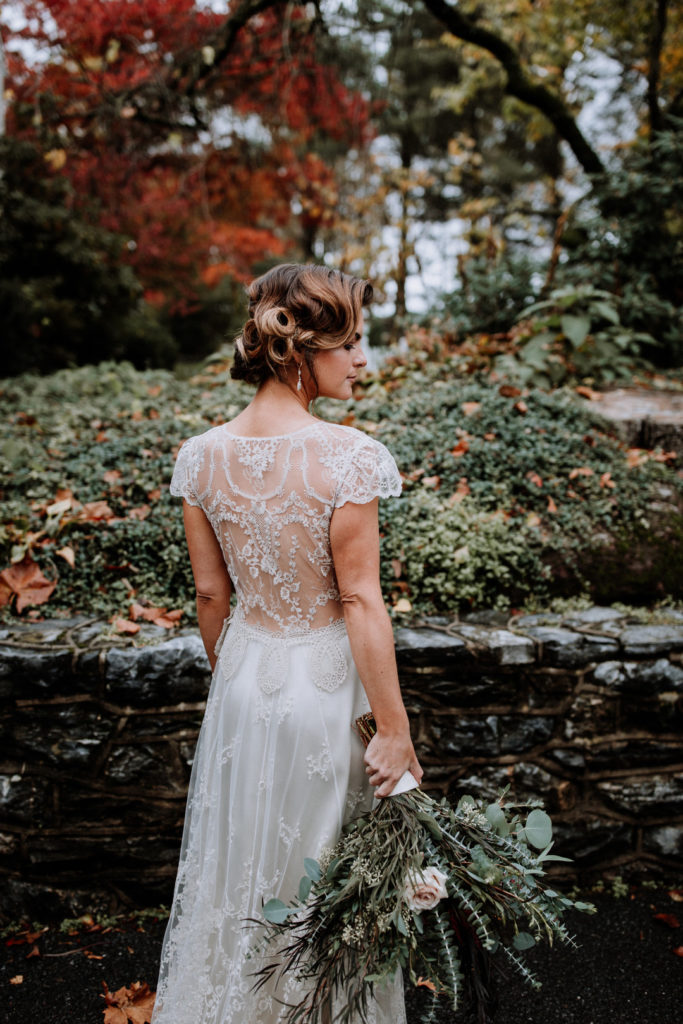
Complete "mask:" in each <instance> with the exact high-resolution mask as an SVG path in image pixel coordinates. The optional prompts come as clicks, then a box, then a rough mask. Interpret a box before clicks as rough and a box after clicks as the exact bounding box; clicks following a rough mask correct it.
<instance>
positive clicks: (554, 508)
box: [548, 494, 557, 512]
mask: <svg viewBox="0 0 683 1024" xmlns="http://www.w3.org/2000/svg"><path fill="white" fill-rule="evenodd" d="M548 512H557V505H556V504H555V502H554V501H553V499H552V497H551V495H550V494H549V495H548Z"/></svg>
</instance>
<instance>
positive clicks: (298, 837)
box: [152, 421, 405, 1024]
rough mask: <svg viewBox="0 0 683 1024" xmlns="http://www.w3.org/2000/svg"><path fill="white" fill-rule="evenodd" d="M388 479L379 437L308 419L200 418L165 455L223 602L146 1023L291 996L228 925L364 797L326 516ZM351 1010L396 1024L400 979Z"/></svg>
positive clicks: (276, 1009)
mask: <svg viewBox="0 0 683 1024" xmlns="http://www.w3.org/2000/svg"><path fill="white" fill-rule="evenodd" d="M400 490H401V480H400V476H399V473H398V470H397V468H396V463H395V462H394V460H393V458H392V456H391V455H390V454H389V452H388V451H387V449H386V448H385V447H384V446H383V445H382V444H380V443H379V442H378V441H375V440H374V439H373V438H370V437H367V436H366V435H365V434H362V433H361V432H360V431H358V430H355V429H354V428H352V427H345V426H338V425H336V424H330V423H325V422H321V421H315V422H313V423H311V424H310V425H309V426H306V427H304V428H302V429H301V430H298V431H295V432H292V433H289V434H284V435H281V436H277V437H265V438H249V437H239V436H237V435H234V434H231V433H230V432H229V430H227V429H226V427H224V426H218V427H214V428H212V429H211V430H208V431H207V432H206V433H204V434H201V435H198V436H196V437H192V438H190V439H189V440H188V441H186V442H185V444H184V445H183V446H182V448H181V449H180V453H179V455H178V459H177V462H176V466H175V470H174V473H173V479H172V481H171V492H172V493H173V494H175V495H178V496H182V497H184V498H185V499H186V500H187V501H188V502H190V503H191V504H193V505H200V506H201V508H202V509H203V510H204V512H205V513H206V515H207V517H208V519H209V521H210V522H211V525H212V526H213V529H214V531H215V533H216V536H217V538H218V541H219V543H220V546H221V550H222V552H223V556H224V558H225V562H226V565H227V568H228V571H229V574H230V578H231V580H232V582H233V584H234V587H235V591H236V595H237V607H236V608H235V610H234V611H233V612H232V614H231V616H230V617H229V619H227V620H226V623H225V625H224V627H223V631H222V634H221V637H220V638H219V641H218V643H217V645H216V650H217V662H216V666H215V669H214V673H213V677H212V680H211V688H210V691H209V696H208V700H207V705H206V712H205V716H204V720H203V723H202V728H201V731H200V735H199V740H198V744H197V749H196V752H195V757H194V761H193V765H192V775H191V780H190V788H189V794H188V802H187V810H186V816H185V827H184V832H183V839H182V846H181V852H180V863H179V869H178V875H177V880H176V886H175V892H174V897H173V905H172V908H171V916H170V920H169V923H168V926H167V929H166V934H165V938H164V943H163V948H162V954H161V968H160V975H159V983H158V986H157V1000H156V1006H155V1010H154V1014H153V1018H152V1019H153V1024H277V1022H278V1021H282V1020H283V1019H284V1015H285V1010H284V1008H283V1001H284V1002H298V1001H299V999H301V997H302V995H303V994H304V990H303V989H302V988H301V983H300V982H299V981H298V980H297V978H296V977H287V978H286V979H285V981H284V983H281V984H280V986H279V987H278V988H277V989H276V990H273V989H271V988H263V989H260V990H259V991H258V992H256V993H254V992H253V983H254V980H255V979H254V977H253V974H254V972H255V971H257V970H258V968H259V967H260V966H261V965H260V963H259V959H258V953H257V952H255V949H256V944H257V940H258V934H259V930H260V929H259V928H258V927H254V926H253V925H252V926H249V925H248V924H245V919H247V918H257V919H260V918H261V908H262V905H263V902H265V901H266V900H268V899H270V898H271V897H273V896H277V897H279V898H281V899H284V900H285V901H288V900H290V899H291V898H292V897H293V896H295V895H296V893H297V892H298V886H299V879H300V878H301V876H302V874H303V873H304V871H303V859H304V857H313V858H317V857H319V856H320V854H321V853H322V852H323V851H324V849H325V848H329V847H331V846H333V845H334V843H335V841H336V839H337V837H338V835H339V832H340V829H341V827H342V824H343V823H344V822H345V821H347V820H348V819H349V817H351V816H353V815H354V814H356V813H359V812H360V811H363V810H366V809H369V808H370V807H371V805H372V787H371V786H370V784H369V782H368V781H367V775H366V773H365V771H364V764H363V748H362V744H361V742H360V739H359V738H358V736H357V735H356V733H355V731H354V729H353V723H354V720H355V719H356V718H357V717H358V716H359V715H361V714H363V713H364V712H365V711H367V710H368V707H369V706H368V702H367V698H366V697H365V694H364V691H363V688H362V685H361V682H360V679H359V677H358V673H357V671H356V668H355V665H354V663H353V659H352V657H351V651H350V647H349V640H348V636H347V633H346V628H345V624H344V619H343V612H342V606H341V602H340V598H339V590H338V588H337V582H336V577H335V573H334V566H333V563H332V555H331V550H330V540H329V527H330V519H331V516H332V513H333V511H334V509H335V508H337V507H339V506H340V505H343V504H344V503H345V502H349V501H351V502H357V503H365V502H368V501H370V500H371V499H372V498H374V497H376V496H380V497H386V496H388V495H397V494H399V493H400ZM341 1005H342V1004H341V1003H340V1004H338V1005H335V1006H334V1007H333V1013H336V1012H337V1011H338V1009H339V1008H340V1007H341ZM368 1021H369V1022H370V1024H404V1022H405V1010H404V1003H403V986H402V981H401V979H400V977H397V978H396V979H395V981H394V982H393V983H391V984H389V985H387V986H384V987H383V989H381V990H378V991H377V996H376V999H375V1001H374V1002H373V1004H372V1006H371V1008H370V1012H369V1015H368Z"/></svg>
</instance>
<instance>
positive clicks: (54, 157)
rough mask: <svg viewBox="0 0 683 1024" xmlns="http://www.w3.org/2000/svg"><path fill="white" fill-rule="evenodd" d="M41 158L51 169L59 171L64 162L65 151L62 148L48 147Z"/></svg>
mask: <svg viewBox="0 0 683 1024" xmlns="http://www.w3.org/2000/svg"><path fill="white" fill-rule="evenodd" d="M43 160H44V161H45V163H46V164H47V165H48V167H49V168H50V170H51V171H61V169H62V167H63V166H64V164H65V163H66V151H65V150H63V149H50V150H48V152H47V153H45V155H44V156H43Z"/></svg>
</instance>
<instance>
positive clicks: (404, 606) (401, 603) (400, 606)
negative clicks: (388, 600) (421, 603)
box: [394, 597, 413, 612]
mask: <svg viewBox="0 0 683 1024" xmlns="http://www.w3.org/2000/svg"><path fill="white" fill-rule="evenodd" d="M412 610H413V606H412V604H411V603H410V601H409V600H408V598H407V597H399V599H398V601H397V602H396V604H395V605H394V611H395V612H412Z"/></svg>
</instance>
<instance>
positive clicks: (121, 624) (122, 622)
mask: <svg viewBox="0 0 683 1024" xmlns="http://www.w3.org/2000/svg"><path fill="white" fill-rule="evenodd" d="M114 629H115V630H116V632H117V633H128V634H129V636H135V634H136V633H139V632H140V627H139V626H138V624H137V622H131V621H130V620H129V619H123V618H119V619H114Z"/></svg>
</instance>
